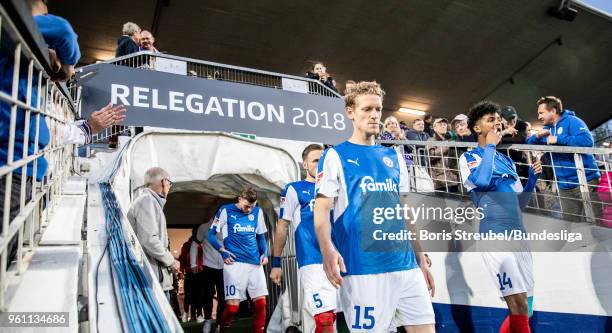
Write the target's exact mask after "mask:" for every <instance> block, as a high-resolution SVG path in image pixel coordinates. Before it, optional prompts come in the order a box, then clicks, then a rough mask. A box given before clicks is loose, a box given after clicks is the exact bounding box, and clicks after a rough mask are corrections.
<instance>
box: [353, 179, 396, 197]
mask: <svg viewBox="0 0 612 333" xmlns="http://www.w3.org/2000/svg"><path fill="white" fill-rule="evenodd" d="M359 187H360V188H361V192H363V193H366V192H392V191H393V192H397V184H395V183H394V182H393V180H391V179H390V178H387V179H385V181H384V182H382V183H377V182H375V181H374V178H372V177H370V176H365V177H363V178H361V183H360V184H359Z"/></svg>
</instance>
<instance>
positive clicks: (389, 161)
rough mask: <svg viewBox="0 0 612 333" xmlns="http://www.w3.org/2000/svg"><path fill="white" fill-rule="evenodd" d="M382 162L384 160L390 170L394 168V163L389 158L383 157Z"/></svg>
mask: <svg viewBox="0 0 612 333" xmlns="http://www.w3.org/2000/svg"><path fill="white" fill-rule="evenodd" d="M382 160H383V163H385V165H386V166H388V167H389V168H393V161H392V160H391V159H390V158H389V157H387V156H385V157H383V159H382Z"/></svg>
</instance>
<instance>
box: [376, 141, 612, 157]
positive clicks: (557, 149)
mask: <svg viewBox="0 0 612 333" xmlns="http://www.w3.org/2000/svg"><path fill="white" fill-rule="evenodd" d="M377 142H378V143H380V144H389V145H400V144H401V145H416V146H435V147H455V148H476V147H477V146H478V143H476V142H457V141H417V140H378V141H377ZM496 148H498V149H511V150H521V151H530V150H537V151H542V152H547V153H548V152H550V153H567V154H571V153H577V154H612V148H603V147H571V146H549V145H527V144H500V145H497V146H496Z"/></svg>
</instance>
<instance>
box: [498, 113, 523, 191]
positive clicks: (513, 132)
mask: <svg viewBox="0 0 612 333" xmlns="http://www.w3.org/2000/svg"><path fill="white" fill-rule="evenodd" d="M501 118H502V120H501V121H502V128H503V130H502V140H501V143H502V144H524V143H525V142H526V141H527V136H528V135H529V134H528V133H529V132H528V131H527V130H528V126H527V122H525V121H523V120H521V119H519V117H518V113H517V112H516V109H515V108H514V107H512V106H504V107H503V108H502V111H501ZM504 153H506V152H504ZM507 154H508V155H509V156H510V158H511V159H512V160H513V161H514V163H515V166H516V173H517V174H518V175H519V177H520V178H521V183H522V184H523V186H525V184H526V183H527V178H528V177H529V165H528V164H527V162H528V161H527V156H526V155H527V154H528V153H527V152H522V151H518V150H510V151H508V152H507Z"/></svg>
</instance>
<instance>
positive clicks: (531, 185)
mask: <svg viewBox="0 0 612 333" xmlns="http://www.w3.org/2000/svg"><path fill="white" fill-rule="evenodd" d="M540 175H541V173H540V174H537V175H536V174H534V173H533V167H529V177H528V178H527V183H525V188H523V189H522V192H521V193H520V195H519V205H520V207H521V210H522V209H524V208H525V207H527V204H528V203H529V200H530V199H531V195H532V193H533V190H534V189H535V186H536V184H537V182H538V179H539V178H540ZM517 183H518V185H519V186H520V185H521V182H520V181H518V180H517Z"/></svg>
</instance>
